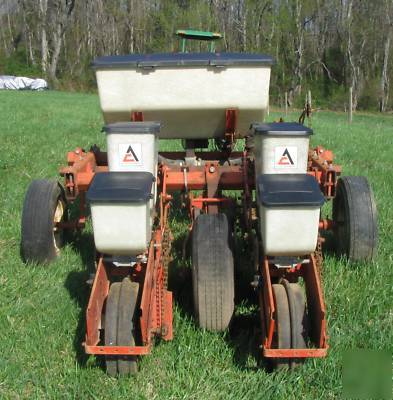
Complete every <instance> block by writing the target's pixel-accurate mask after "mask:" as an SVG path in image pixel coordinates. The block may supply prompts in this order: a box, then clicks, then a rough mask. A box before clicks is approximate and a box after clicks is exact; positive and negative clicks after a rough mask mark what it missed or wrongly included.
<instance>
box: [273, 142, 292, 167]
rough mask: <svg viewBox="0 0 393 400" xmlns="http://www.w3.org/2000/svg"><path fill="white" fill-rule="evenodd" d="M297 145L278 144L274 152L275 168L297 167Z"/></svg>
mask: <svg viewBox="0 0 393 400" xmlns="http://www.w3.org/2000/svg"><path fill="white" fill-rule="evenodd" d="M296 167H297V147H296V146H286V147H285V146H278V147H276V148H275V152H274V168H296Z"/></svg>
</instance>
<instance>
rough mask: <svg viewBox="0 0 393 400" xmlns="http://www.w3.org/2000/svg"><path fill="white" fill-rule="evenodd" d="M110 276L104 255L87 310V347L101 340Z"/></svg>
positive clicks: (99, 264)
mask: <svg viewBox="0 0 393 400" xmlns="http://www.w3.org/2000/svg"><path fill="white" fill-rule="evenodd" d="M109 285H110V282H109V277H108V271H107V268H106V267H105V265H104V262H103V260H102V257H101V258H100V260H99V262H98V266H97V270H96V275H95V278H94V282H93V287H92V290H91V294H90V298H89V303H88V305H87V310H86V341H85V348H86V347H89V346H96V345H97V344H98V343H99V341H100V329H101V317H102V312H103V311H102V310H103V306H104V302H105V299H106V297H107V296H108V293H109Z"/></svg>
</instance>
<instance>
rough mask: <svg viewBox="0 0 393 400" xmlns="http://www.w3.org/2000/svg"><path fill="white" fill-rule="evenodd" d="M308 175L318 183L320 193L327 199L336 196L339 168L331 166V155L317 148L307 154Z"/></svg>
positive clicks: (319, 147)
mask: <svg viewBox="0 0 393 400" xmlns="http://www.w3.org/2000/svg"><path fill="white" fill-rule="evenodd" d="M307 172H308V174H309V175H313V176H314V177H315V179H316V180H317V181H318V182H319V185H320V188H321V191H322V193H323V194H324V196H325V197H326V198H327V199H331V198H333V197H335V196H336V186H337V179H338V177H339V176H340V174H341V167H340V166H338V165H334V164H333V153H332V152H331V151H330V150H326V149H324V148H323V147H322V146H317V147H316V148H315V149H310V150H309V152H308V171H307Z"/></svg>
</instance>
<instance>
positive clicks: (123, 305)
mask: <svg viewBox="0 0 393 400" xmlns="http://www.w3.org/2000/svg"><path fill="white" fill-rule="evenodd" d="M138 290H139V283H136V282H132V281H131V280H130V279H129V278H124V279H123V282H122V283H121V287H120V295H119V305H118V313H117V345H118V346H135V339H134V324H133V318H134V313H135V306H136V302H137V298H138ZM117 370H118V373H119V375H130V374H136V373H137V372H138V367H137V357H136V356H120V357H119V359H118V361H117Z"/></svg>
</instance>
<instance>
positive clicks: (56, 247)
mask: <svg viewBox="0 0 393 400" xmlns="http://www.w3.org/2000/svg"><path fill="white" fill-rule="evenodd" d="M66 218H67V209H66V200H65V197H64V192H63V190H62V187H61V186H60V184H59V183H58V182H55V181H48V180H45V179H42V180H35V181H33V182H31V184H30V186H29V188H28V190H27V192H26V195H25V200H24V204H23V211H22V223H21V255H22V258H23V260H24V261H25V262H34V263H39V264H46V263H49V262H50V261H52V260H53V259H55V258H56V257H57V255H58V254H59V252H60V247H61V246H62V245H63V230H60V229H58V228H56V223H57V222H61V221H63V220H65V219H66Z"/></svg>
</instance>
